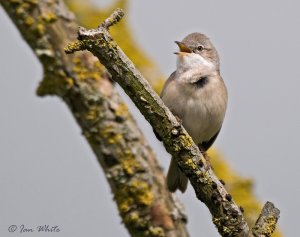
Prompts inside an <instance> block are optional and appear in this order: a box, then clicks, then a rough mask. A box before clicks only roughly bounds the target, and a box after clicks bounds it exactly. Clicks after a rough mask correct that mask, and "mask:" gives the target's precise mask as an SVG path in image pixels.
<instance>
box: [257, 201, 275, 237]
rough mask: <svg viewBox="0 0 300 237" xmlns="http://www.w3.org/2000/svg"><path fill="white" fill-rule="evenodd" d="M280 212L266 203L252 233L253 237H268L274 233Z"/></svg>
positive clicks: (269, 203) (272, 205)
mask: <svg viewBox="0 0 300 237" xmlns="http://www.w3.org/2000/svg"><path fill="white" fill-rule="evenodd" d="M279 214H280V211H279V209H277V208H276V207H275V206H274V204H273V203H272V202H266V204H265V205H264V207H263V209H262V211H261V214H260V216H259V218H258V219H257V221H256V223H255V226H254V227H253V229H252V232H253V234H254V236H255V237H270V236H271V235H272V233H273V232H274V231H275V228H276V223H277V221H278V219H279Z"/></svg>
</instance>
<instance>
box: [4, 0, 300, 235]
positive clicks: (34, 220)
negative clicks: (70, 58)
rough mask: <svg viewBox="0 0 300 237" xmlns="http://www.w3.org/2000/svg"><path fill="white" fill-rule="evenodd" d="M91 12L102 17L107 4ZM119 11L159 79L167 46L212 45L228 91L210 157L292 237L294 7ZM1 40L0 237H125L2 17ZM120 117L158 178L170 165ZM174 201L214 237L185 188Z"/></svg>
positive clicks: (85, 156) (152, 6)
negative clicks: (24, 235) (271, 208)
mask: <svg viewBox="0 0 300 237" xmlns="http://www.w3.org/2000/svg"><path fill="white" fill-rule="evenodd" d="M93 3H94V4H95V6H99V7H100V8H107V7H109V6H111V4H114V1H112V0H110V1H109V0H94V1H93ZM126 4H127V5H128V7H127V10H126V21H127V23H128V25H129V27H130V32H131V33H132V35H133V37H134V39H135V41H136V44H137V45H138V47H140V48H141V49H142V50H143V52H144V53H145V54H146V55H148V56H149V57H150V58H151V59H153V61H154V62H155V64H156V65H157V66H158V68H159V70H160V71H161V72H162V74H163V75H165V78H167V77H168V76H169V74H171V73H172V72H173V71H174V70H175V62H176V58H175V55H174V54H173V52H174V51H176V50H177V48H176V45H175V44H174V41H175V40H181V39H182V38H183V37H184V36H186V35H187V34H189V33H191V32H195V31H200V32H202V33H205V34H206V35H207V36H209V37H210V38H211V40H212V42H213V43H214V45H215V46H216V48H217V50H218V52H219V54H220V58H221V73H222V76H223V78H224V80H225V82H226V84H227V87H228V91H229V107H228V111H227V114H226V119H225V123H224V126H223V129H222V131H221V133H220V135H219V137H218V139H217V142H216V143H215V147H216V148H217V149H218V151H219V152H221V154H222V155H223V156H224V157H225V158H226V160H227V161H228V162H229V164H230V165H231V167H232V168H233V169H234V170H235V171H237V172H238V173H239V174H241V175H242V176H245V177H250V178H252V179H253V180H254V183H255V194H256V196H257V197H258V199H259V200H261V201H262V202H265V201H267V200H270V201H272V202H274V203H275V204H276V206H277V207H278V208H279V209H280V210H281V218H280V220H279V228H280V229H281V231H282V232H283V233H284V235H285V236H296V235H297V234H298V232H299V231H298V229H297V224H298V212H299V207H300V201H299V200H300V184H299V182H298V180H299V178H300V172H299V170H298V168H299V167H298V165H299V161H298V160H297V159H298V157H299V155H298V152H297V148H298V147H299V146H300V140H299V139H298V138H297V137H298V133H299V132H300V111H299V103H300V94H299V86H300V82H299V79H300V72H299V70H298V68H299V53H300V44H299V42H300V31H299V27H298V22H299V5H300V4H299V2H297V1H292V0H287V1H284V2H283V1H271V0H266V1H259V0H252V1H248V2H244V1H243V2H241V1H238V0H229V1H223V2H222V1H215V0H213V1H196V0H193V1H192V0H190V1H177V2H174V1H172V0H165V1H158V0H152V1H146V0H139V1H127V3H126ZM297 29H298V30H297ZM0 32H1V37H0V52H1V53H0V77H1V79H0V108H1V113H0V115H1V116H0V131H1V132H0V190H1V197H0V220H1V223H0V235H1V236H6V235H8V234H7V233H8V231H7V228H8V227H9V226H10V225H12V224H16V225H21V224H24V225H25V226H28V227H34V226H36V225H46V224H48V225H58V226H59V227H60V229H61V231H60V232H59V233H55V234H53V235H55V236H73V237H77V236H78V237H79V236H129V235H128V233H127V231H126V230H125V228H124V227H123V226H122V225H121V219H120V218H119V216H118V212H117V209H116V205H115V203H114V202H113V200H112V195H111V194H110V190H109V187H108V184H107V182H106V180H105V177H104V175H103V174H102V170H101V169H100V167H99V165H98V162H97V161H96V159H95V157H94V155H93V153H92V151H91V150H90V148H89V146H88V145H87V143H86V142H85V140H84V138H83V137H82V136H81V133H80V129H79V127H78V126H77V124H76V123H75V121H74V119H73V117H72V116H71V114H70V112H69V111H68V109H67V107H66V106H65V105H64V104H63V103H62V102H61V101H60V100H59V99H58V98H56V97H46V98H42V99H41V98H38V97H37V96H36V95H35V89H36V87H37V85H38V83H39V81H40V80H41V78H42V68H41V65H40V64H39V62H38V61H37V59H36V58H35V56H34V54H33V53H32V51H31V49H30V48H29V47H28V46H27V44H26V43H25V42H24V41H23V40H22V38H21V37H20V34H19V33H18V31H17V29H16V28H15V27H14V25H13V24H12V22H11V20H10V19H9V18H8V17H7V15H6V14H5V12H4V11H3V9H2V8H0ZM118 89H119V91H120V93H121V94H122V95H123V96H124V98H126V101H128V103H129V104H131V103H130V101H129V99H128V98H127V97H126V95H124V93H123V92H122V91H121V89H120V88H118ZM130 110H131V111H132V112H133V113H134V115H135V116H136V119H137V121H138V123H139V124H140V125H141V127H142V128H143V131H144V132H145V135H146V136H147V138H148V140H149V142H150V143H151V145H152V147H153V149H154V150H155V152H156V154H157V156H158V158H159V161H160V163H161V165H162V166H163V167H165V169H166V168H167V166H168V164H169V155H168V154H167V153H166V152H165V149H164V147H163V146H162V144H161V143H160V142H158V141H157V140H156V138H155V137H154V136H153V132H152V129H151V128H150V126H149V125H148V124H147V122H145V120H144V119H143V117H142V116H141V115H140V113H139V112H138V111H137V110H136V109H135V108H134V106H132V104H131V106H130ZM178 196H179V197H180V199H181V200H182V202H183V203H184V205H185V207H186V209H187V213H188V217H189V222H188V229H189V232H190V234H191V236H199V235H202V236H219V235H218V233H217V230H216V229H215V227H214V225H213V223H212V221H211V217H210V214H209V212H208V210H207V208H206V206H204V204H202V203H201V202H199V201H198V200H197V199H196V197H195V195H194V192H193V190H192V188H191V187H190V186H189V188H188V191H187V193H185V194H184V195H182V194H178ZM14 234H15V235H16V236H17V235H18V234H17V233H14ZM14 234H12V233H9V235H10V236H14ZM40 235H41V234H38V233H35V234H30V236H40Z"/></svg>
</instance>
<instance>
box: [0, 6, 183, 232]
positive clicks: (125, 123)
mask: <svg viewBox="0 0 300 237" xmlns="http://www.w3.org/2000/svg"><path fill="white" fill-rule="evenodd" d="M0 3H1V5H2V6H3V8H4V9H5V10H6V12H7V13H8V15H9V16H10V17H11V19H12V20H13V21H14V23H15V25H16V26H17V27H18V29H19V30H20V32H21V34H22V36H23V38H24V39H25V40H26V41H27V43H28V44H29V45H30V47H31V48H32V49H33V51H34V53H35V54H36V56H37V57H38V59H39V60H40V62H41V63H42V65H43V68H44V79H43V80H42V82H41V84H40V86H39V88H38V91H37V93H38V94H39V95H41V96H44V95H56V96H59V97H61V98H62V100H63V101H64V102H66V103H67V105H68V106H69V108H70V110H71V112H72V114H73V115H74V117H75V119H76V121H77V122H78V124H79V126H80V127H81V129H82V133H83V135H84V136H85V138H86V139H87V141H88V143H89V144H90V146H91V148H92V149H93V151H94V153H95V154H96V156H97V158H98V161H99V163H100V164H101V166H102V168H103V171H104V172H105V174H106V177H107V180H108V182H109V184H110V186H111V190H112V192H113V195H114V199H115V201H116V203H117V206H118V209H119V213H120V216H121V217H122V220H123V222H124V224H125V226H126V228H127V229H128V231H129V233H130V234H131V236H138V237H140V236H153V237H156V236H169V237H173V236H174V237H175V236H178V237H179V236H180V237H181V236H188V233H187V231H186V227H185V222H186V219H185V215H184V214H183V212H182V209H181V208H180V205H178V203H177V201H176V200H174V198H173V197H172V195H171V194H170V193H169V192H168V191H167V188H166V185H165V181H164V176H163V173H162V170H161V168H160V167H159V165H158V164H157V161H156V159H155V156H154V154H153V152H152V150H151V149H150V147H149V146H148V144H147V142H146V141H145V138H144V137H143V135H142V133H141V132H140V130H139V129H138V127H137V125H136V123H135V121H134V120H133V118H132V116H131V115H130V114H129V112H128V110H127V106H126V105H125V104H124V102H123V101H122V99H121V98H120V96H119V95H118V94H117V93H116V91H115V89H114V86H113V84H112V83H111V81H110V80H109V79H108V77H107V74H106V72H105V70H104V68H103V66H102V65H101V64H100V63H99V62H98V60H97V59H95V58H94V57H93V56H92V55H91V54H89V53H87V52H86V53H78V54H76V55H71V56H70V55H65V53H64V46H65V45H66V43H67V42H68V41H70V40H74V39H75V38H76V35H75V33H76V30H77V29H78V26H77V24H76V21H75V18H74V16H73V14H72V13H71V12H69V11H68V10H67V9H66V7H65V5H64V3H63V2H62V1H61V0H40V1H37V0H0Z"/></svg>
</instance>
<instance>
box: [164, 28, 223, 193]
mask: <svg viewBox="0 0 300 237" xmlns="http://www.w3.org/2000/svg"><path fill="white" fill-rule="evenodd" d="M175 43H176V44H177V45H178V46H179V52H176V53H175V54H176V55H177V68H176V71H175V72H173V73H172V74H171V76H170V77H169V79H168V80H167V82H166V83H165V85H164V88H163V90H162V92H161V98H162V100H163V102H164V103H165V104H166V106H167V107H169V109H170V110H171V111H172V113H173V114H174V115H175V116H177V117H178V118H179V119H180V120H181V121H182V125H183V127H184V128H185V129H186V131H187V132H188V133H189V135H190V136H191V137H192V139H193V141H194V142H195V143H196V144H197V145H198V147H199V149H200V151H201V152H202V154H204V157H207V156H206V154H205V152H206V151H207V150H208V149H209V148H210V146H211V145H212V144H213V143H214V141H215V140H216V138H217V136H218V134H219V132H220V129H221V127H222V123H223V119H224V116H225V111H226V106H227V89H226V86H225V84H224V81H223V79H222V77H221V75H220V63H219V56H218V52H217V51H216V49H215V47H214V46H213V45H212V43H211V42H210V40H209V38H207V37H206V36H205V35H204V34H201V33H192V34H189V35H188V36H186V37H185V38H184V39H183V40H182V41H181V42H178V41H175ZM187 184H188V179H187V177H186V176H185V175H184V174H183V173H182V171H181V170H180V169H179V167H178V165H177V163H176V161H175V160H174V159H173V158H172V159H171V163H170V167H169V171H168V174H167V186H168V188H169V190H170V191H171V192H175V191H176V190H177V189H179V190H180V191H181V192H185V190H186V188H187Z"/></svg>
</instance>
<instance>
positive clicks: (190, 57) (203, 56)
mask: <svg viewBox="0 0 300 237" xmlns="http://www.w3.org/2000/svg"><path fill="white" fill-rule="evenodd" d="M175 43H176V44H177V45H178V47H179V52H176V53H175V54H177V56H178V59H177V68H182V69H185V70H186V69H190V68H197V67H210V68H214V69H215V70H219V56H218V53H217V51H216V49H215V47H214V46H213V45H212V43H211V42H210V40H209V38H208V37H206V36H205V35H204V34H201V33H198V32H196V33H192V34H189V35H187V36H186V37H185V38H184V39H183V40H182V41H175Z"/></svg>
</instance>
